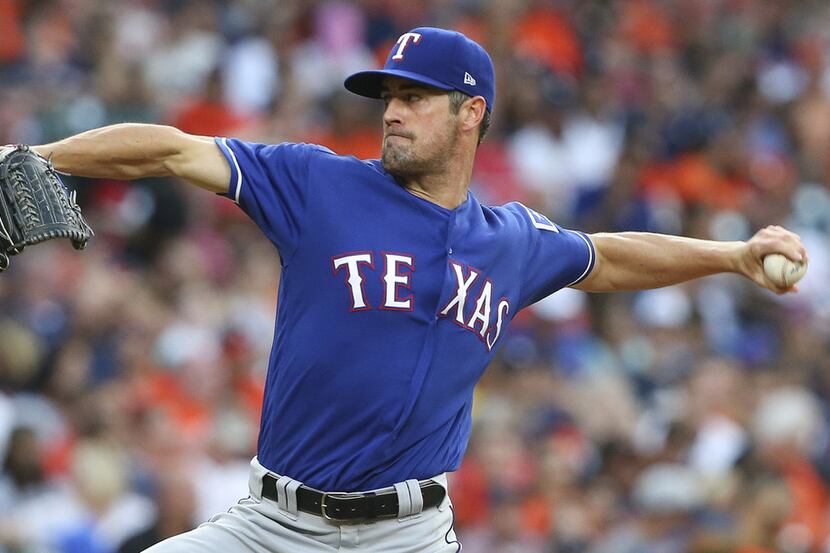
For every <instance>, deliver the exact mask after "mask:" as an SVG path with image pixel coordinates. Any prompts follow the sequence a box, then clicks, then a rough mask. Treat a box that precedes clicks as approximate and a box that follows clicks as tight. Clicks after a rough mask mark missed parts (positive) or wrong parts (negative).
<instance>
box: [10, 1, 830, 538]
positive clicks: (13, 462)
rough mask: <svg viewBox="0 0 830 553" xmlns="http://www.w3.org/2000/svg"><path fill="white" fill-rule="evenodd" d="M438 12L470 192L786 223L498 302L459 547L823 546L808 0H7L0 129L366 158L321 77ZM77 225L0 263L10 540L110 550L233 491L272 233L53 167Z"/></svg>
mask: <svg viewBox="0 0 830 553" xmlns="http://www.w3.org/2000/svg"><path fill="white" fill-rule="evenodd" d="M420 25H434V26H442V27H449V28H454V29H457V30H460V31H463V32H465V33H466V34H467V35H468V36H470V37H472V38H474V39H476V40H478V41H479V42H481V43H482V44H483V45H485V47H486V48H487V49H488V50H489V51H490V52H491V54H492V56H493V58H494V61H495V64H496V69H497V75H498V88H497V99H496V106H495V110H494V124H493V127H492V129H491V131H490V134H489V135H488V137H487V138H486V139H485V141H484V143H483V144H482V145H481V147H480V150H479V154H478V159H477V164H476V167H475V174H474V183H473V188H474V192H475V193H476V194H477V196H478V197H479V199H480V200H481V201H482V202H483V203H502V202H504V201H507V200H513V199H516V200H520V201H523V202H525V203H527V204H528V205H531V206H533V207H535V208H536V209H537V210H539V211H543V212H545V213H547V214H549V215H550V216H551V217H552V218H553V219H554V220H555V221H556V222H558V223H560V224H562V225H563V226H567V227H573V228H579V229H582V230H585V231H588V232H594V231H622V230H644V231H653V232H664V233H673V234H683V235H687V236H694V237H699V238H712V239H718V240H744V239H747V238H748V237H750V236H751V235H752V234H753V233H754V232H755V231H756V230H757V229H759V228H761V227H763V226H765V225H768V224H780V225H783V226H786V227H787V228H790V229H792V230H794V231H796V232H798V233H799V234H800V236H801V237H802V239H803V241H804V243H805V244H806V246H807V248H808V250H809V253H810V270H809V271H808V274H807V276H806V277H805V278H804V280H803V281H802V282H801V284H800V288H801V290H800V292H799V293H798V294H795V295H787V296H785V297H777V296H775V295H774V294H772V293H769V292H766V291H763V290H760V289H758V288H756V287H754V286H753V285H751V284H750V283H749V282H748V281H745V280H743V279H741V278H739V277H737V276H734V275H720V276H717V277H711V278H707V279H704V280H701V281H696V282H693V283H689V284H688V285H683V286H677V287H672V288H666V289H661V290H655V291H650V292H644V293H632V294H614V295H586V294H583V293H580V292H577V291H573V290H563V291H561V292H558V293H556V294H554V295H553V296H551V297H550V298H548V299H546V300H543V301H542V302H540V303H538V304H536V305H535V306H533V307H532V308H530V309H527V310H525V312H523V313H521V314H520V315H519V316H518V317H517V318H516V319H515V321H514V323H513V325H512V327H511V329H510V332H509V333H508V334H507V335H506V336H505V337H504V341H503V344H502V349H501V351H500V353H499V355H498V356H497V358H496V360H495V362H494V363H493V364H492V366H491V367H490V368H489V369H488V371H487V373H486V374H485V377H484V379H483V380H482V382H481V383H480V385H479V387H478V389H477V392H476V403H475V410H474V419H475V423H474V433H473V438H472V440H471V442H470V447H469V451H468V454H467V457H466V459H465V462H464V464H463V466H462V467H461V469H460V470H459V471H458V472H456V473H454V474H453V475H452V477H451V492H452V496H453V499H454V504H455V508H456V528H457V531H458V533H459V535H460V538H461V540H462V542H463V544H464V551H465V552H470V553H508V552H511V553H512V552H517V553H518V552H521V553H542V552H544V553H582V552H585V553H684V552H691V553H819V552H828V551H830V495H829V494H830V425H829V424H828V423H830V356H828V353H829V352H830V348H828V345H829V344H830V294H828V293H827V292H826V290H825V289H824V287H825V286H826V285H827V283H828V282H830V257H829V256H828V254H830V248H829V247H828V246H830V189H828V184H827V182H828V171H830V5H828V3H827V2H826V1H825V0H619V1H616V2H615V1H611V0H490V1H488V0H429V1H423V2H411V1H409V0H356V1H344V0H320V1H300V0H294V1H292V0H273V1H268V0H0V144H5V143H18V142H23V143H45V142H48V141H52V140H56V139H59V138H63V137H65V136H67V135H70V134H73V133H76V132H80V131H83V130H86V129H89V128H93V127H97V126H101V125H106V124H110V123H117V122H122V121H131V122H157V123H165V124H171V125H175V126H178V127H179V128H181V129H183V130H185V131H188V132H192V133H197V134H203V135H225V136H238V137H241V138H245V139H248V140H254V141H261V142H279V141H284V140H288V141H306V142H315V143H321V144H324V145H327V146H329V147H330V148H332V149H333V150H335V151H336V152H338V153H341V154H353V155H356V156H358V157H364V158H368V157H377V155H378V153H379V145H380V113H381V112H380V107H379V106H377V105H376V103H375V102H372V101H369V100H366V99H362V98H358V97H355V96H352V95H349V94H347V93H345V92H344V91H343V89H342V81H343V78H344V77H345V76H346V75H348V74H350V73H351V72H353V71H354V70H357V69H362V68H366V67H372V66H377V65H379V64H381V63H382V61H383V59H384V58H385V56H386V53H387V52H388V50H389V48H390V46H391V45H392V44H393V43H394V41H395V39H396V38H397V37H398V36H399V34H401V33H402V32H404V31H406V30H409V29H410V28H412V27H415V26H420ZM67 181H68V182H69V183H70V184H71V185H73V186H74V187H76V188H77V189H78V193H79V201H80V203H81V205H82V207H83V208H84V210H85V214H86V215H87V220H88V221H90V222H91V224H92V226H93V227H94V228H95V231H96V237H95V238H94V240H93V242H92V243H91V245H90V247H89V249H88V250H87V251H85V252H84V253H82V254H79V253H77V252H74V251H72V249H71V248H70V247H69V246H68V244H65V243H49V244H45V245H41V246H37V247H34V248H31V250H30V251H27V252H26V255H24V256H21V257H19V258H13V259H12V267H11V269H10V271H8V272H7V273H6V274H3V275H2V276H0V337H2V339H0V552H2V553H12V552H14V553H21V552H22V553H82V552H83V553H116V552H117V553H130V552H137V551H141V550H143V549H144V548H145V547H147V546H149V545H151V544H153V543H155V542H157V541H159V540H160V539H163V538H165V537H167V536H170V535H173V534H176V533H179V532H182V531H184V530H187V529H189V528H192V527H194V526H195V525H196V524H198V523H199V522H201V521H204V520H206V519H207V518H208V517H210V516H211V515H212V514H214V513H217V512H221V511H224V510H226V509H227V508H228V507H229V506H230V505H232V504H233V503H235V502H236V501H237V500H238V499H239V498H240V497H242V496H245V495H247V470H248V462H249V460H250V458H251V456H252V455H253V454H254V451H255V443H256V435H257V428H258V426H257V425H258V417H259V412H258V409H259V405H260V402H261V398H262V389H263V380H264V369H265V367H266V360H267V356H268V352H269V348H270V343H271V337H272V333H273V325H274V322H273V317H274V309H275V303H276V287H277V284H278V279H279V262H278V258H277V253H276V251H275V250H274V249H273V247H272V246H271V245H270V243H268V242H267V240H266V239H265V238H264V237H263V236H262V235H261V234H260V233H259V232H258V231H257V230H256V228H255V227H254V226H253V224H252V223H250V222H249V221H248V220H247V219H246V218H245V216H244V215H242V214H241V212H240V211H239V210H238V209H237V208H236V207H235V206H234V205H233V204H232V203H231V202H229V201H227V200H224V199H222V198H219V197H216V196H213V195H211V194H208V193H205V192H204V191H201V190H197V189H195V188H193V187H189V186H187V185H186V184H183V183H180V182H174V181H167V180H164V179H151V180H146V181H136V182H131V183H127V182H119V181H104V180H100V181H94V182H93V181H85V180H83V179H77V178H71V177H67Z"/></svg>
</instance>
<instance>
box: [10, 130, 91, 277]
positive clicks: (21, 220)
mask: <svg viewBox="0 0 830 553" xmlns="http://www.w3.org/2000/svg"><path fill="white" fill-rule="evenodd" d="M91 237H92V229H91V228H90V227H89V225H87V224H86V221H84V218H83V216H82V215H81V208H80V207H78V204H77V203H76V202H75V194H74V193H70V192H69V190H67V188H66V186H64V184H63V182H61V180H60V178H59V177H58V174H57V173H56V172H55V170H54V168H53V167H52V164H51V163H50V162H49V160H46V159H44V158H42V157H41V156H39V155H38V154H36V153H35V152H33V151H32V150H30V149H29V147H28V146H24V145H21V146H16V147H13V148H12V147H7V148H2V149H0V271H3V270H5V269H7V268H8V266H9V256H12V255H18V254H19V253H21V252H22V251H23V248H25V247H26V246H32V245H35V244H38V243H40V242H43V241H45V240H52V239H54V238H66V239H68V240H69V241H70V242H71V243H72V245H73V246H74V247H75V248H76V249H79V250H80V249H83V248H84V246H85V245H86V243H87V241H88V240H89V239H90V238H91Z"/></svg>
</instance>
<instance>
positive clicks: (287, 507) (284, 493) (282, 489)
mask: <svg viewBox="0 0 830 553" xmlns="http://www.w3.org/2000/svg"><path fill="white" fill-rule="evenodd" d="M300 485H301V483H300V482H298V481H297V480H294V479H293V478H289V477H288V476H280V477H279V479H278V480H277V505H278V506H279V508H280V510H282V511H283V513H284V514H285V515H286V516H287V517H289V518H291V519H293V520H297V515H298V513H299V510H298V509H297V488H299V487H300Z"/></svg>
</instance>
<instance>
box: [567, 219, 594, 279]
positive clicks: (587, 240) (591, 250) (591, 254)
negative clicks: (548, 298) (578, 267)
mask: <svg viewBox="0 0 830 553" xmlns="http://www.w3.org/2000/svg"><path fill="white" fill-rule="evenodd" d="M575 234H576V235H577V236H579V237H580V238H582V241H583V242H585V245H586V246H588V266H587V267H585V270H584V271H582V274H581V275H579V278H577V279H576V280H575V281H573V282H571V284H568V286H571V285H573V284H576V283H577V282H579V281H580V280H582V279H583V278H585V275H587V274H588V271H590V270H591V265H593V263H594V246H593V245H592V244H591V239H590V238H588V237H587V236H585V235H584V234H582V233H581V232H576V233H575Z"/></svg>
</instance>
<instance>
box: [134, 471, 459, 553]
mask: <svg viewBox="0 0 830 553" xmlns="http://www.w3.org/2000/svg"><path fill="white" fill-rule="evenodd" d="M266 472H267V469H265V467H263V466H262V465H261V464H259V462H258V461H257V460H256V458H254V459H253V460H252V461H251V477H250V479H249V484H248V485H249V488H250V496H249V497H248V498H246V499H243V500H242V501H240V502H239V503H238V504H236V505H234V506H233V507H231V508H230V510H228V512H227V513H222V514H219V515H216V516H215V517H213V518H212V519H210V520H209V521H208V522H206V523H204V524H202V525H201V526H199V527H198V528H196V529H195V530H191V531H190V532H187V533H184V534H181V535H178V536H174V537H172V538H170V539H167V540H165V541H163V542H161V543H159V544H157V545H154V546H153V547H151V548H150V549H148V550H146V552H145V553H313V552H314V553H316V552H326V551H353V552H366V553H369V552H371V553H457V552H458V551H461V544H460V543H459V542H458V540H457V538H456V536H455V531H454V530H453V510H452V504H451V502H450V499H449V494H448V495H447V497H445V498H444V501H443V502H442V503H441V504H440V505H439V506H438V507H437V508H436V507H433V508H431V509H426V510H423V511H421V510H420V509H419V508H418V503H419V501H418V500H417V498H416V499H415V500H411V499H410V498H409V496H408V494H406V493H404V494H400V493H399V495H398V499H399V501H400V504H401V509H400V510H401V512H400V515H401V516H400V517H399V518H397V519H383V520H378V521H375V522H371V523H367V524H354V523H344V524H338V523H335V522H331V521H328V520H326V519H324V518H323V517H321V516H317V515H312V514H308V513H305V512H302V511H298V510H297V499H296V495H295V492H296V489H297V487H299V485H300V483H299V482H297V481H296V480H291V479H289V478H287V477H282V478H280V480H279V484H280V485H279V486H278V489H280V491H282V493H279V492H278V493H279V501H271V500H269V499H266V498H263V497H262V477H263V476H264V475H265V474H266ZM433 480H435V481H436V482H438V483H440V484H442V485H443V486H444V487H445V488H446V486H447V476H446V474H442V475H440V476H436V477H435V478H433ZM283 486H284V487H283ZM403 488H404V489H405V487H403ZM410 488H412V487H410ZM397 489H398V490H400V489H402V487H400V486H399V487H398V488H397ZM415 489H417V486H416V487H415ZM395 490H396V488H395V487H389V488H383V489H381V490H372V491H376V492H388V491H395ZM413 511H420V512H413Z"/></svg>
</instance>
